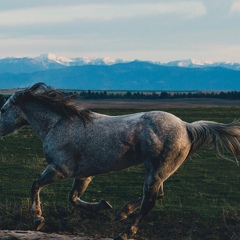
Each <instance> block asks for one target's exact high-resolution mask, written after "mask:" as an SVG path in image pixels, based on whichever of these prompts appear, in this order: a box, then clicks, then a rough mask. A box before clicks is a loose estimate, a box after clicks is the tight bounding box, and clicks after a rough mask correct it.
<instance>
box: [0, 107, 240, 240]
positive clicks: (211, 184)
mask: <svg viewBox="0 0 240 240" xmlns="http://www.w3.org/2000/svg"><path fill="white" fill-rule="evenodd" d="M164 110H165V111H168V112H171V113H173V114H175V115H177V116H178V117H180V118H182V119H183V120H185V121H188V122H192V121H196V120H201V119H205V120H213V121H218V122H224V123H227V122H231V121H232V120H234V119H236V118H239V117H240V108H237V107H235V108H229V107H228V108H224V107H219V108H169V109H164ZM95 111H97V112H102V113H105V114H109V115H119V114H126V113H132V112H139V111H144V110H143V109H141V110H138V109H131V110H130V109H129V110H128V109H102V110H101V109H96V110H95ZM146 111H149V109H147V110H146ZM45 167H46V163H45V161H44V158H43V153H42V147H41V142H40V140H39V139H38V138H37V137H36V135H35V134H34V133H33V132H32V131H31V130H30V129H29V128H23V129H21V130H19V132H18V133H15V134H12V135H10V136H8V137H6V138H4V139H3V140H2V141H1V142H0V229H22V230H27V229H33V224H32V221H33V219H32V216H31V214H30V213H29V207H30V198H29V196H30V194H29V192H30V187H31V184H32V181H33V180H34V179H35V178H37V177H38V176H39V174H40V173H41V172H42V171H43V170H44V168H45ZM144 175H145V172H144V168H143V166H138V167H135V168H130V169H127V170H124V171H121V172H115V173H109V174H106V175H102V176H97V177H96V178H95V179H94V180H93V182H92V183H91V184H90V186H89V188H88V189H87V191H86V193H85V195H84V197H83V199H84V200H86V201H98V200H100V199H105V200H107V201H109V202H110V203H111V204H112V205H113V207H114V209H113V210H109V211H106V212H99V213H89V212H85V211H83V210H79V209H76V208H74V207H73V206H71V205H70V204H69V203H68V193H69V191H70V189H71V184H72V181H71V180H65V181H62V182H59V183H55V184H53V185H50V186H47V187H45V188H44V189H43V190H42V192H41V200H42V208H43V215H44V216H45V218H46V225H45V227H44V228H43V231H46V232H60V233H62V232H64V233H71V234H78V233H82V232H84V233H86V234H87V235H89V236H95V237H96V238H97V237H98V236H101V237H104V236H107V237H113V236H114V235H116V234H118V233H119V232H120V231H122V230H123V229H124V228H125V227H126V226H127V224H129V221H131V217H130V219H129V220H126V221H124V222H117V223H115V222H113V219H114V214H115V213H116V212H117V211H118V210H119V209H120V208H121V206H122V205H124V204H125V203H126V202H128V201H130V200H133V199H136V198H138V197H140V196H141V194H142V186H143V181H144ZM239 183H240V167H238V166H237V164H236V163H234V162H230V161H226V160H222V159H218V158H217V157H216V155H215V152H214V151H213V150H209V149H202V150H201V151H199V152H198V155H196V156H193V157H192V158H190V159H188V160H187V161H186V162H185V163H184V164H183V165H182V167H181V168H180V169H179V170H178V171H177V172H176V173H175V174H174V175H173V176H172V177H171V178H169V179H168V180H167V181H166V182H165V185H164V192H165V196H164V198H163V199H162V200H161V201H159V202H158V204H157V206H156V207H155V209H154V210H153V211H152V212H151V213H150V214H149V216H148V217H147V219H146V221H145V222H144V223H143V224H142V227H141V228H140V230H139V232H138V234H137V236H136V239H152V240H153V239H154V240H157V239H164V240H170V239H174V240H176V239H177V240H183V239H189V240H190V239H192V240H200V239H201V240H202V239H222V240H223V239H233V240H237V239H240V201H239V200H240V189H239Z"/></svg>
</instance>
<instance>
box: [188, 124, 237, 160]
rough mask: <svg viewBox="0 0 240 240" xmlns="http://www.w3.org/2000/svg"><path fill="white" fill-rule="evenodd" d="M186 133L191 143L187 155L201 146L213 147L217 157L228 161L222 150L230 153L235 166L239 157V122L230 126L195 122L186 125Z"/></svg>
mask: <svg viewBox="0 0 240 240" xmlns="http://www.w3.org/2000/svg"><path fill="white" fill-rule="evenodd" d="M187 131H188V134H189V136H190V139H191V141H192V146H191V149H190V152H189V155H190V154H192V153H194V152H196V151H197V150H198V149H199V148H200V147H201V146H203V145H208V146H210V147H214V148H215V150H216V153H217V155H218V156H219V157H221V158H225V159H228V158H227V157H225V155H224V153H223V152H224V150H227V151H228V152H230V153H232V155H233V156H234V158H235V160H236V162H237V164H238V160H237V158H238V157H240V120H236V121H234V122H232V123H230V124H223V123H217V122H211V121H197V122H193V123H188V124H187Z"/></svg>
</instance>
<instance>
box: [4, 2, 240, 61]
mask: <svg viewBox="0 0 240 240" xmlns="http://www.w3.org/2000/svg"><path fill="white" fill-rule="evenodd" d="M43 53H54V54H56V55H57V56H65V57H70V58H73V57H100V58H101V57H110V58H114V59H117V58H120V59H123V60H127V61H128V60H135V59H139V60H149V61H157V62H169V61H174V60H183V59H197V60H200V61H210V62H216V61H218V62H220V61H223V62H238V63H240V0H168V1H167V0H118V1H116V0H67V1H66V0H41V1H39V0H21V1H19V0H8V1H4V0H0V58H5V57H36V56H39V55H40V54H43Z"/></svg>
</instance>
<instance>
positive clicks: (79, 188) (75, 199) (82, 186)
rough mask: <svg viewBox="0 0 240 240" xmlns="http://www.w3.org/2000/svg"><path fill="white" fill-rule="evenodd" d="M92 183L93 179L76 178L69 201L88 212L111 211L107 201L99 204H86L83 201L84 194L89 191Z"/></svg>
mask: <svg viewBox="0 0 240 240" xmlns="http://www.w3.org/2000/svg"><path fill="white" fill-rule="evenodd" d="M91 181H92V177H87V178H81V179H79V178H75V179H74V182H73V186H72V190H71V192H70V194H69V201H70V202H71V203H72V204H73V205H75V206H79V207H81V208H83V209H85V210H88V211H99V210H105V209H111V208H112V206H111V205H110V204H109V203H108V202H106V201H105V200H100V201H99V202H92V203H89V202H85V201H83V200H81V198H80V197H81V196H82V194H83V193H84V192H85V190H86V189H87V187H88V185H89V183H90V182H91Z"/></svg>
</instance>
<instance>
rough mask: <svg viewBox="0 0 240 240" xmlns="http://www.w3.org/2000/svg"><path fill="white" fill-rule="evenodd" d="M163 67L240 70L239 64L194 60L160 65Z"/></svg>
mask: <svg viewBox="0 0 240 240" xmlns="http://www.w3.org/2000/svg"><path fill="white" fill-rule="evenodd" d="M160 64H161V65H164V66H171V67H173V66H175V67H186V68H204V67H222V68H229V69H233V70H240V64H239V63H233V62H211V61H199V60H196V59H186V60H176V61H171V62H168V63H160Z"/></svg>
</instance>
